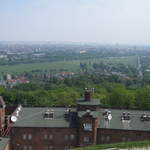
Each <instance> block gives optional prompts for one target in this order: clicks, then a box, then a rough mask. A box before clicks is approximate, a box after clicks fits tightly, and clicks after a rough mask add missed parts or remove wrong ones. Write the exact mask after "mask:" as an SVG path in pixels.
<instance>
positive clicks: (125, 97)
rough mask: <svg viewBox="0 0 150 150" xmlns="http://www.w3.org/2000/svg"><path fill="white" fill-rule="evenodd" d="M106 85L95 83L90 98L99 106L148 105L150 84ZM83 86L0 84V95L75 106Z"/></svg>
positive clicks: (34, 103)
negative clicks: (43, 86)
mask: <svg viewBox="0 0 150 150" xmlns="http://www.w3.org/2000/svg"><path fill="white" fill-rule="evenodd" d="M108 86H109V88H107V87H102V86H99V85H95V84H92V85H89V87H94V88H95V92H94V95H93V98H96V99H99V100H100V101H101V103H102V106H106V107H118V108H138V109H150V86H144V87H142V88H139V89H135V90H133V89H132V90H131V89H127V88H126V87H125V86H123V85H120V84H112V83H111V84H108ZM83 92H84V90H83V88H81V87H77V86H74V87H73V86H72V87H68V86H66V85H65V84H61V85H52V86H51V88H49V89H44V88H41V87H39V86H37V85H36V84H32V83H31V84H23V85H19V86H17V87H15V88H13V89H5V88H3V87H1V88H0V95H2V96H3V98H4V100H5V101H6V103H7V104H9V105H17V104H23V105H28V106H67V105H72V106H75V105H76V104H77V99H78V98H81V97H83Z"/></svg>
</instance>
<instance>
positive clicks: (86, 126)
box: [83, 123, 92, 131]
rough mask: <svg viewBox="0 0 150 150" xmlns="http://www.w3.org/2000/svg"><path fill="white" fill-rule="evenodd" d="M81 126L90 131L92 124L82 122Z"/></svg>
mask: <svg viewBox="0 0 150 150" xmlns="http://www.w3.org/2000/svg"><path fill="white" fill-rule="evenodd" d="M83 128H84V131H92V124H91V123H84V124H83Z"/></svg>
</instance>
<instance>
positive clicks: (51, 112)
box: [44, 109, 54, 119]
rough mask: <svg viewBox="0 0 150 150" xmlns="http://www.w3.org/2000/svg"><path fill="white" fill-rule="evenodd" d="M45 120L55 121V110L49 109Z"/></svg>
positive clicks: (45, 114)
mask: <svg viewBox="0 0 150 150" xmlns="http://www.w3.org/2000/svg"><path fill="white" fill-rule="evenodd" d="M44 118H45V119H53V118H54V110H52V109H51V110H50V109H47V110H46V111H45V113H44Z"/></svg>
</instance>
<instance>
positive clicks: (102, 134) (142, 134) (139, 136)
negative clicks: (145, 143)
mask: <svg viewBox="0 0 150 150" xmlns="http://www.w3.org/2000/svg"><path fill="white" fill-rule="evenodd" d="M142 140H150V131H134V130H117V129H98V130H97V144H105V143H116V142H126V141H142Z"/></svg>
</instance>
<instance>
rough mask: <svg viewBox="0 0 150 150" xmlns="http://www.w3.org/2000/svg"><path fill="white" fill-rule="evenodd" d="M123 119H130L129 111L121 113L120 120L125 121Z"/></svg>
mask: <svg viewBox="0 0 150 150" xmlns="http://www.w3.org/2000/svg"><path fill="white" fill-rule="evenodd" d="M125 120H126V121H129V120H131V116H130V112H128V113H125V112H123V113H122V116H121V121H125Z"/></svg>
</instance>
